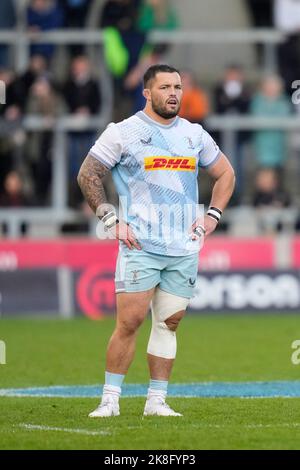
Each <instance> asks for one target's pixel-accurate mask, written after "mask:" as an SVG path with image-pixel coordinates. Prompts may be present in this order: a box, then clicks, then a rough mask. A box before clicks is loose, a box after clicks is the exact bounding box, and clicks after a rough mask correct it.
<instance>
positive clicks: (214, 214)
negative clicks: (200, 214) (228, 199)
mask: <svg viewBox="0 0 300 470" xmlns="http://www.w3.org/2000/svg"><path fill="white" fill-rule="evenodd" d="M207 215H209V217H211V218H212V219H214V220H216V221H217V222H219V221H220V219H221V216H222V211H221V210H220V209H217V207H210V208H209V209H208V211H207Z"/></svg>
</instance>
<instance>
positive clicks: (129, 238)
mask: <svg viewBox="0 0 300 470" xmlns="http://www.w3.org/2000/svg"><path fill="white" fill-rule="evenodd" d="M114 229H115V233H116V238H117V239H118V240H121V241H122V242H123V243H125V245H126V246H127V247H128V248H129V249H130V250H132V249H134V248H136V249H137V250H141V249H142V248H141V246H140V244H139V242H138V241H137V239H136V236H135V234H134V233H133V230H132V228H131V227H130V225H129V224H127V223H126V222H123V221H122V220H120V222H119V223H118V224H117V225H115V227H114Z"/></svg>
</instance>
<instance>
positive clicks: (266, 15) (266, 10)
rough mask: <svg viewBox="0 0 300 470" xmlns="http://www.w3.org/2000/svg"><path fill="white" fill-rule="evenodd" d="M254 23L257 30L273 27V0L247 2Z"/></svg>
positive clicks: (251, 0) (248, 0) (247, 0)
mask: <svg viewBox="0 0 300 470" xmlns="http://www.w3.org/2000/svg"><path fill="white" fill-rule="evenodd" d="M246 3H247V5H248V8H249V10H250V13H251V17H252V21H253V24H254V26H255V27H257V28H268V27H269V28H270V27H271V26H273V14H272V9H273V0H263V1H262V0H246Z"/></svg>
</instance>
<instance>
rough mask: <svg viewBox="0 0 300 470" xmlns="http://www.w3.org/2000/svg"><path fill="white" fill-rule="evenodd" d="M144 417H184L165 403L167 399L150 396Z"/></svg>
mask: <svg viewBox="0 0 300 470" xmlns="http://www.w3.org/2000/svg"><path fill="white" fill-rule="evenodd" d="M144 416H182V414H181V413H177V412H176V411H174V410H172V408H170V406H169V405H168V404H167V403H166V402H165V398H164V397H163V396H161V395H150V396H149V395H148V397H147V400H146V404H145V409H144Z"/></svg>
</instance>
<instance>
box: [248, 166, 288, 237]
mask: <svg viewBox="0 0 300 470" xmlns="http://www.w3.org/2000/svg"><path fill="white" fill-rule="evenodd" d="M252 202H253V205H254V207H256V208H257V209H259V211H258V214H257V216H258V224H259V227H260V230H261V231H262V232H263V233H265V234H274V233H276V232H278V231H281V230H282V228H283V224H284V223H286V222H284V215H285V212H284V211H283V210H282V209H283V208H286V207H289V206H290V205H291V198H290V195H289V193H288V192H287V191H286V190H284V189H283V187H282V181H281V180H280V175H279V174H278V172H276V171H275V170H274V169H272V168H262V169H260V170H258V172H257V175H256V178H255V189H254V194H253V201H252ZM290 224H291V222H289V225H290ZM292 225H293V223H292Z"/></svg>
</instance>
